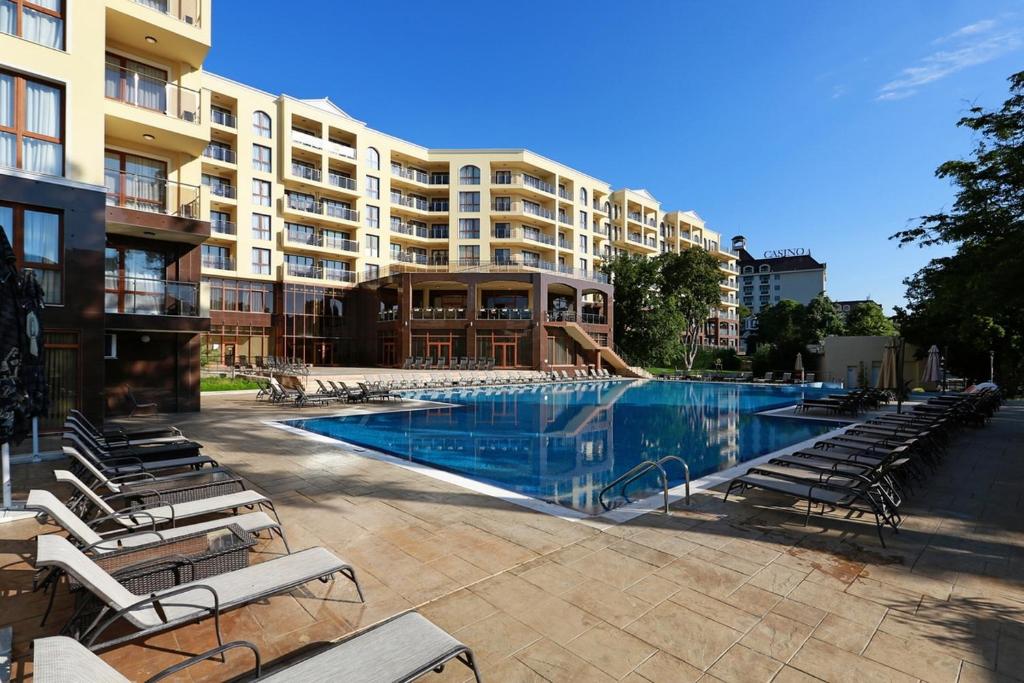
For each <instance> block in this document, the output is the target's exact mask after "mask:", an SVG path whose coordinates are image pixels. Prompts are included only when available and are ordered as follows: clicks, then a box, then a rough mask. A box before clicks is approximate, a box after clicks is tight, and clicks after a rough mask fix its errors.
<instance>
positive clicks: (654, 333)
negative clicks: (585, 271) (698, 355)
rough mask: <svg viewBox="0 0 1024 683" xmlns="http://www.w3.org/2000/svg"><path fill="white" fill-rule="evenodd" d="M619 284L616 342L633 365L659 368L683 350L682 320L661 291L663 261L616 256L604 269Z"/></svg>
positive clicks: (617, 288)
mask: <svg viewBox="0 0 1024 683" xmlns="http://www.w3.org/2000/svg"><path fill="white" fill-rule="evenodd" d="M602 270H603V271H604V272H605V273H607V274H608V275H609V276H610V277H611V279H612V283H613V284H614V285H615V339H616V343H617V344H618V345H619V346H620V347H621V348H622V349H623V350H624V351H626V353H627V354H628V355H629V362H631V363H636V364H638V365H658V364H661V363H664V362H667V361H668V360H669V359H671V358H674V357H675V356H676V355H677V353H678V350H679V334H678V330H679V329H680V328H681V327H682V320H681V318H680V316H679V315H678V314H677V313H676V312H675V310H674V309H673V308H672V307H669V306H667V305H666V302H665V300H664V297H663V296H662V294H661V291H660V285H661V268H660V262H659V261H658V260H656V259H651V258H648V257H646V256H640V255H635V254H627V255H623V256H616V257H615V258H613V259H611V260H609V261H608V262H606V263H605V264H604V266H602Z"/></svg>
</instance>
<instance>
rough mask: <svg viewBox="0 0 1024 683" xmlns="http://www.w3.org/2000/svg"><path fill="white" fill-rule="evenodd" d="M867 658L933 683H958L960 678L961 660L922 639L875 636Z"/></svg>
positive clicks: (882, 632) (877, 633) (880, 632)
mask: <svg viewBox="0 0 1024 683" xmlns="http://www.w3.org/2000/svg"><path fill="white" fill-rule="evenodd" d="M864 656H865V657H867V658H868V659H873V660H875V661H876V662H880V663H882V664H886V665H888V666H891V667H892V668H894V669H896V670H898V671H902V672H904V673H908V674H910V675H911V676H917V677H918V678H920V679H922V680H925V681H929V682H934V683H946V682H947V681H951V682H955V681H956V680H957V678H958V676H959V675H960V658H959V657H951V656H950V655H948V654H946V653H944V652H941V651H940V650H939V649H938V648H935V647H932V646H930V645H929V644H927V643H923V642H922V641H920V640H919V639H915V640H905V639H903V638H898V637H896V636H893V635H889V634H888V633H886V632H885V631H877V632H876V633H875V635H874V636H873V637H872V638H871V643H870V644H869V645H868V646H867V649H865V650H864Z"/></svg>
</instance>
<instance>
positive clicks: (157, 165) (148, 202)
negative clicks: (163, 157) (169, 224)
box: [124, 154, 167, 212]
mask: <svg viewBox="0 0 1024 683" xmlns="http://www.w3.org/2000/svg"><path fill="white" fill-rule="evenodd" d="M124 168H125V204H126V206H128V207H130V208H132V209H139V210H141V211H156V212H161V211H163V209H164V207H165V206H166V192H167V183H166V182H165V176H166V170H165V166H164V163H163V162H162V161H154V160H153V159H146V158H145V157H137V156H133V155H130V154H129V155H126V156H125V160H124Z"/></svg>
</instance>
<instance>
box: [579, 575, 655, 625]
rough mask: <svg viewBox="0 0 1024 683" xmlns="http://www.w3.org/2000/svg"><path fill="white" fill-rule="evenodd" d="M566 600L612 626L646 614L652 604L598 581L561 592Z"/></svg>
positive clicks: (630, 621) (624, 623)
mask: <svg viewBox="0 0 1024 683" xmlns="http://www.w3.org/2000/svg"><path fill="white" fill-rule="evenodd" d="M561 597H562V599H563V600H566V601H568V602H570V603H572V604H573V605H575V606H577V607H579V608H580V609H583V610H586V611H587V612H589V613H590V614H592V615H594V616H596V617H600V618H601V619H603V620H604V621H607V622H608V623H609V624H611V625H612V626H618V627H619V628H623V627H625V626H626V625H627V624H630V623H632V622H634V621H636V620H637V619H639V618H640V617H641V616H643V615H644V614H646V613H647V612H648V611H649V610H650V609H651V608H652V607H653V606H654V605H653V604H652V603H649V602H646V601H645V600H643V599H642V598H640V597H637V596H635V595H633V594H632V593H630V592H629V590H628V589H627V590H626V591H619V590H616V589H615V587H614V586H609V585H608V584H606V583H601V582H599V581H590V582H588V583H586V584H580V585H577V586H575V587H573V588H571V589H569V590H568V591H567V592H565V593H563V594H562V596H561Z"/></svg>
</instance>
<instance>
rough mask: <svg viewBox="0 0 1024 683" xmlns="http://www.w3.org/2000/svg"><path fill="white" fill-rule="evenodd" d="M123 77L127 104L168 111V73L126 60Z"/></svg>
mask: <svg viewBox="0 0 1024 683" xmlns="http://www.w3.org/2000/svg"><path fill="white" fill-rule="evenodd" d="M122 77H123V78H124V81H125V83H124V88H125V92H124V99H125V101H126V102H130V103H131V104H134V105H137V106H139V107H145V108H146V109H153V110H154V111H162V112H166V111H167V73H166V72H165V71H163V70H162V69H156V68H154V67H151V66H148V65H146V64H142V63H140V62H135V61H132V60H126V61H125V70H124V71H123V72H122ZM108 87H109V86H108Z"/></svg>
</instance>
